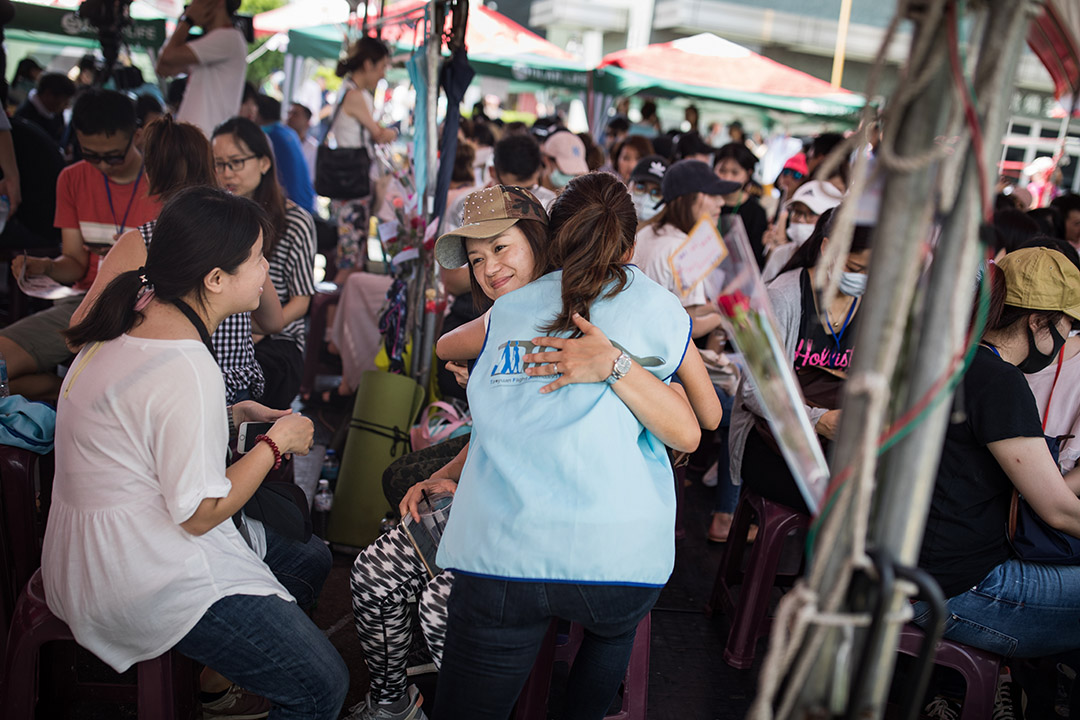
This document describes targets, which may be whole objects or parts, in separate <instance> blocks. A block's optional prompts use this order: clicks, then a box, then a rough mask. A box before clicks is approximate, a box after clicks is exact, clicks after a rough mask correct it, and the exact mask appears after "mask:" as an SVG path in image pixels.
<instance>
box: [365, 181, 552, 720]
mask: <svg viewBox="0 0 1080 720" xmlns="http://www.w3.org/2000/svg"><path fill="white" fill-rule="evenodd" d="M464 213H465V214H464V217H465V220H464V224H463V226H462V227H460V228H458V229H457V230H454V231H452V232H450V233H447V234H446V235H444V236H443V237H441V238H439V241H438V243H437V244H436V246H435V256H436V258H437V259H438V260H439V262H440V263H441V264H442V265H443V267H447V268H458V267H461V266H462V265H466V264H467V265H468V266H469V268H470V273H469V276H470V282H471V283H472V289H473V300H474V302H475V303H476V305H477V307H478V308H480V309H482V310H486V309H487V308H490V307H491V304H492V303H493V302H494V301H495V300H497V299H498V298H500V297H502V296H504V295H506V294H508V293H510V292H512V291H514V290H517V289H518V288H520V287H523V286H524V285H526V284H528V283H530V282H532V281H533V280H534V279H535V278H537V277H539V276H540V275H543V274H544V273H546V272H547V271H548V270H549V269H550V268H549V267H548V260H547V256H548V252H547V225H548V217H547V213H546V212H545V211H544V208H543V207H542V206H541V205H540V203H539V202H538V201H537V200H536V198H534V197H533V195H532V194H531V193H530V192H529V191H528V190H524V189H523V188H519V187H507V186H502V185H497V186H495V187H492V188H485V189H483V190H478V191H476V192H474V193H472V194H471V195H469V196H468V197H467V198H466V200H465V207H464ZM466 238H468V240H466ZM466 243H470V245H469V248H470V250H469V251H468V252H467V250H466ZM463 327H464V328H468V327H469V325H466V326H463ZM474 327H475V328H477V329H478V330H479V332H480V337H479V339H478V340H476V339H474V340H473V342H476V343H477V344H478V345H479V344H482V343H483V331H484V326H483V324H480V323H478V324H476V325H475V326H474ZM458 330H462V328H459V329H458ZM455 332H457V331H455ZM465 334H466V335H467V334H468V333H467V331H466V333H465ZM459 336H461V334H460V333H459ZM444 337H446V336H444ZM439 342H440V347H443V341H442V340H440V341H439ZM467 452H468V445H466V446H465V448H464V449H463V450H462V451H461V452H460V453H459V454H458V456H457V457H456V458H454V459H453V460H452V461H451V462H450V463H448V464H447V465H446V466H445V467H443V468H441V469H439V470H437V471H436V472H435V473H434V474H432V476H431V478H429V479H428V480H425V481H424V482H421V483H418V484H416V485H414V486H413V487H412V488H410V489H409V491H408V492H407V493H406V495H405V499H404V500H403V501H402V503H401V505H400V508H399V509H400V511H401V514H402V516H405V515H406V514H408V513H410V512H411V513H413V514H414V515H415V514H416V512H417V505H418V503H419V501H420V499H421V498H422V497H423V494H422V493H423V492H428V493H437V492H450V493H452V492H454V490H455V489H456V488H457V480H458V478H459V477H460V475H461V469H462V466H463V465H464V463H465V457H466V454H467ZM452 583H453V574H452V573H449V572H445V573H440V574H439V575H436V576H435V577H434V578H432V577H431V575H429V573H428V569H427V567H426V566H425V564H424V561H423V559H422V558H421V557H420V556H419V554H418V553H417V552H416V550H415V549H414V548H413V546H412V544H411V543H410V541H409V537H408V535H407V533H406V531H405V530H404V529H403V528H402V527H401V526H398V527H397V528H395V529H393V530H391V531H390V532H388V533H387V534H385V535H383V536H382V537H380V538H379V539H378V540H376V541H375V542H374V543H372V544H371V545H370V546H368V547H367V548H365V549H364V551H363V552H361V553H360V554H359V555H358V556H357V558H356V562H355V563H354V564H353V570H352V576H351V585H352V597H353V602H352V607H353V619H354V622H355V623H356V632H357V634H358V635H359V637H360V645H361V647H363V649H364V661H365V663H367V667H368V672H369V674H370V679H371V692H370V693H369V694H368V696H367V698H366V699H365V701H364V702H363V703H362V704H361V705H358V706H356V707H354V708H352V709H351V711H352V712H351V714H350V715H349V716H348V717H349V720H424V718H425V717H426V716H425V715H424V711H423V710H422V709H421V705H422V703H423V697H422V696H421V695H420V693H419V692H418V691H417V689H416V686H414V685H409V684H408V676H407V674H406V667H407V665H406V660H407V658H408V654H409V649H410V647H411V646H412V638H413V634H414V630H415V626H416V624H417V621H419V624H420V626H421V628H422V629H423V633H424V638H425V639H426V641H427V645H428V649H429V651H430V652H431V656H432V659H433V660H434V661H435V664H436V665H439V664H440V663H441V660H442V645H443V639H444V638H445V634H446V599H447V597H448V596H449V594H450V588H451V586H452ZM415 596H419V598H420V601H419V612H418V613H417V614H416V615H415V616H414V614H413V613H412V612H411V611H410V603H411V599H412V598H413V597H415Z"/></svg>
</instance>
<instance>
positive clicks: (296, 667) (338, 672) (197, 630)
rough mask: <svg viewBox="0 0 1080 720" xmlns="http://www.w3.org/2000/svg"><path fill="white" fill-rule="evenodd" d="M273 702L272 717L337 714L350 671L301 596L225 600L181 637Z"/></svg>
mask: <svg viewBox="0 0 1080 720" xmlns="http://www.w3.org/2000/svg"><path fill="white" fill-rule="evenodd" d="M176 649H177V650H178V651H179V652H180V653H182V654H184V655H186V656H187V657H189V658H191V659H193V660H196V661H198V662H201V663H203V664H205V665H206V666H208V667H212V668H213V669H214V670H217V671H218V672H219V673H221V674H222V675H224V676H225V677H227V678H229V680H231V681H233V682H234V683H236V684H237V685H239V686H240V687H242V688H244V689H246V690H248V691H250V692H253V693H255V694H257V695H261V696H263V697H265V698H266V699H268V700H269V701H270V702H271V703H273V706H274V707H273V709H272V710H271V711H270V719H271V720H335V719H336V718H337V716H338V713H339V712H340V710H341V706H342V704H343V703H344V702H345V694H346V693H347V692H348V690H349V671H348V669H347V668H346V667H345V662H344V661H343V660H342V659H341V655H339V654H338V652H337V650H336V649H334V646H333V645H331V644H330V641H329V640H327V638H326V636H325V635H323V633H322V631H321V630H319V628H317V627H316V626H315V623H313V622H311V620H310V619H309V618H308V616H307V615H305V614H304V611H303V610H301V609H300V608H299V607H298V606H297V605H296V603H292V602H287V601H285V600H282V599H281V598H279V597H277V596H276V595H268V596H256V595H230V596H228V597H225V598H222V599H221V600H218V601H217V602H216V603H214V604H213V605H211V606H210V609H209V610H207V611H206V613H205V614H204V615H203V616H202V619H201V620H199V622H198V623H197V624H196V625H195V627H194V628H192V629H191V632H189V633H188V634H187V635H185V636H184V638H183V639H182V640H181V641H180V642H179V643H178V644H177V645H176Z"/></svg>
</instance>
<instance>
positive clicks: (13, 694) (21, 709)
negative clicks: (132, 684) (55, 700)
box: [0, 570, 199, 720]
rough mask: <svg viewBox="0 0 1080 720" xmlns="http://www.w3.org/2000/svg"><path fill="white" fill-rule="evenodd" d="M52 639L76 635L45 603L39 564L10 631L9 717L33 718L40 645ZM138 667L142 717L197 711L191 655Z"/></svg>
mask: <svg viewBox="0 0 1080 720" xmlns="http://www.w3.org/2000/svg"><path fill="white" fill-rule="evenodd" d="M52 640H69V641H74V637H73V636H72V634H71V629H70V628H68V626H67V625H66V624H65V623H64V622H63V621H62V620H60V618H58V617H56V616H55V615H53V614H52V613H51V612H50V611H49V608H48V606H47V605H46V604H45V587H44V584H43V582H42V579H41V570H38V571H37V572H35V573H34V575H33V577H31V578H30V582H29V583H28V584H27V586H26V589H25V590H24V591H23V593H22V595H21V596H20V597H19V601H18V604H16V606H15V617H14V619H13V620H12V623H11V629H10V631H9V632H8V645H7V653H6V657H5V658H4V684H3V687H2V688H0V700H2V702H0V707H3V708H4V717H5V718H7V719H8V720H34V714H35V713H34V711H35V705H36V704H37V703H36V701H37V682H36V675H37V670H38V656H39V653H40V650H41V646H42V645H44V644H45V643H47V642H50V641H52ZM136 669H137V674H138V688H137V692H136V697H137V703H138V709H139V710H138V712H139V720H190V719H191V718H194V717H195V716H196V714H197V711H198V710H199V707H198V704H197V702H196V695H195V691H196V687H197V686H196V683H195V673H194V666H193V664H192V662H191V661H190V660H188V659H187V658H185V657H183V656H182V655H180V654H179V653H176V652H174V651H170V652H167V653H165V654H164V655H162V656H160V657H157V658H154V659H153V660H144V661H143V662H140V663H138V665H136ZM113 687H114V688H115V686H113ZM124 689H125V690H126V689H127V688H124Z"/></svg>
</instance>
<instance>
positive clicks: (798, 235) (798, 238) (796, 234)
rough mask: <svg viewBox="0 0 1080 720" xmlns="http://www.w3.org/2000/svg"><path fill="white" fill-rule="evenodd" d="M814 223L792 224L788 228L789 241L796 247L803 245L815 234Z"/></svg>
mask: <svg viewBox="0 0 1080 720" xmlns="http://www.w3.org/2000/svg"><path fill="white" fill-rule="evenodd" d="M814 227H815V225H814V223H795V222H793V223H791V224H790V225H788V228H787V236H788V240H790V241H791V242H793V243H795V244H796V245H802V244H803V243H804V242H806V241H807V240H809V239H810V236H811V235H813V234H814Z"/></svg>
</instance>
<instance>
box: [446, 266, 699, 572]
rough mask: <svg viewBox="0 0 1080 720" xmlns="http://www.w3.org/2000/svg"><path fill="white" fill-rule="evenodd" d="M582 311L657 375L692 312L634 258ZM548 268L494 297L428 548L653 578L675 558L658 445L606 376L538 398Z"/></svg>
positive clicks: (494, 565) (460, 565)
mask: <svg viewBox="0 0 1080 720" xmlns="http://www.w3.org/2000/svg"><path fill="white" fill-rule="evenodd" d="M627 270H628V271H629V272H630V273H631V277H632V281H631V283H630V284H629V286H628V287H627V288H626V289H625V290H624V291H623V292H621V293H619V294H618V295H617V296H615V297H614V298H611V299H600V300H597V301H596V302H594V303H593V305H592V308H591V309H590V316H591V321H592V323H593V324H594V325H596V326H597V327H599V328H600V329H601V330H603V331H604V333H605V334H606V335H607V336H608V338H609V339H611V340H612V342H614V343H616V344H617V345H619V346H620V347H621V348H623V349H624V350H625V351H626V352H627V353H628V354H629V355H631V356H633V357H634V358H635V359H637V360H638V361H639V362H641V364H642V365H644V366H645V367H646V369H648V370H649V371H651V372H652V373H653V374H654V375H656V376H657V377H659V378H661V379H663V380H667V379H668V378H670V377H671V375H672V374H674V372H675V370H676V369H678V367H679V365H680V364H681V363H682V358H683V354H684V353H685V352H686V347H687V344H688V343H689V340H690V319H689V316H688V315H687V314H686V311H685V310H683V308H682V306H681V305H680V304H679V302H678V300H677V299H676V298H675V296H674V295H672V294H671V293H670V292H668V291H667V290H665V289H664V288H663V287H661V286H660V285H657V284H656V283H655V282H653V281H652V280H650V279H649V278H648V277H646V276H645V274H644V273H642V272H641V271H640V270H638V269H637V268H636V267H634V266H627ZM561 281H562V273H561V272H554V273H551V274H549V275H545V276H544V277H542V278H540V279H539V280H536V281H534V282H532V283H530V284H529V285H527V286H525V287H523V288H521V289H519V290H515V291H514V292H512V293H509V294H507V295H505V296H503V297H501V298H499V300H498V301H497V302H496V303H495V306H494V308H493V309H492V311H491V316H490V322H489V324H488V332H487V339H486V340H485V343H484V349H483V351H482V352H481V353H480V357H479V358H478V359H477V362H476V367H475V368H474V369H473V372H472V375H471V376H470V377H469V387H468V395H469V407H470V408H471V410H472V414H473V434H472V441H471V444H470V446H469V456H468V460H467V461H466V463H465V468H464V469H463V471H462V474H461V482H460V484H459V486H458V490H457V493H456V494H455V495H454V506H453V512H452V513H451V515H450V520H449V522H448V523H447V526H446V531H445V533H444V535H443V539H442V543H441V544H440V547H439V554H438V563H439V565H440V566H441V567H444V568H448V569H452V570H455V571H458V572H465V573H473V574H478V575H486V576H493V577H500V578H507V579H515V580H541V581H567V582H595V583H607V584H633V585H663V584H664V583H666V582H667V579H668V576H669V575H670V574H671V570H672V568H673V567H674V563H675V489H674V481H673V479H672V473H671V466H670V464H669V462H668V457H667V452H666V450H665V448H664V445H663V443H661V442H660V441H659V440H657V439H656V437H654V436H653V435H652V433H650V432H648V431H647V430H645V428H644V427H643V426H642V424H641V423H640V422H638V420H637V418H636V417H634V415H633V413H631V412H630V410H629V409H628V408H627V407H626V405H625V404H624V403H623V401H622V400H620V399H619V397H618V396H617V395H616V394H615V391H614V390H613V389H612V388H611V387H610V386H609V385H608V384H607V383H604V382H599V383H589V384H574V385H568V386H566V387H563V388H560V389H559V390H557V391H555V392H553V393H550V394H547V395H541V394H540V392H539V391H540V388H541V387H543V386H544V385H545V384H547V383H549V382H551V380H552V378H551V377H550V376H547V377H530V376H528V375H526V374H525V373H524V369H525V365H524V363H523V362H522V359H521V358H522V357H523V356H524V355H525V354H527V353H529V352H531V351H532V350H531V348H532V343H531V341H532V339H533V338H536V337H541V336H544V335H545V334H546V333H544V332H543V331H541V330H540V326H542V325H544V324H545V323H546V322H548V321H549V320H550V319H551V318H553V317H555V315H556V314H557V313H558V311H559V308H560V307H561V306H562V300H561V297H560V289H561V287H560V283H561Z"/></svg>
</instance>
